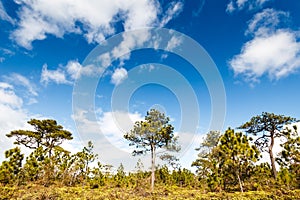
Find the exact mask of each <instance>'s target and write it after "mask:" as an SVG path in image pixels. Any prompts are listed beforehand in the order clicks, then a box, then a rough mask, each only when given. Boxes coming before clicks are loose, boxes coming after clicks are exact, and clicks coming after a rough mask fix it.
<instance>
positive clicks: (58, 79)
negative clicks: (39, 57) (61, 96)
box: [40, 64, 70, 85]
mask: <svg viewBox="0 0 300 200" xmlns="http://www.w3.org/2000/svg"><path fill="white" fill-rule="evenodd" d="M40 81H41V83H43V84H45V85H47V84H48V83H50V82H54V83H56V84H70V81H68V80H67V79H66V75H65V72H64V71H63V70H61V69H56V70H48V67H47V64H44V65H43V69H42V74H41V80H40Z"/></svg>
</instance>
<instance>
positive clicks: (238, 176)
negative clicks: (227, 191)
mask: <svg viewBox="0 0 300 200" xmlns="http://www.w3.org/2000/svg"><path fill="white" fill-rule="evenodd" d="M236 175H237V178H238V180H239V185H240V189H241V192H244V190H243V185H242V182H241V179H240V175H239V173H238V172H237V173H236Z"/></svg>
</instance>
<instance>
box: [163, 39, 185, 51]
mask: <svg viewBox="0 0 300 200" xmlns="http://www.w3.org/2000/svg"><path fill="white" fill-rule="evenodd" d="M181 43H182V39H181V38H179V37H175V36H173V37H172V38H171V39H170V41H168V45H167V48H166V49H167V50H168V51H172V50H174V49H175V48H176V47H178V46H180V44H181Z"/></svg>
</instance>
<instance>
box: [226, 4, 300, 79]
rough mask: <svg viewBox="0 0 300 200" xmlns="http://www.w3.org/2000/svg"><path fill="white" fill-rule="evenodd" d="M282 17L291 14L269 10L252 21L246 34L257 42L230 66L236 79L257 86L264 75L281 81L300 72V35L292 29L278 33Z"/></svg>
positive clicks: (250, 42)
mask: <svg viewBox="0 0 300 200" xmlns="http://www.w3.org/2000/svg"><path fill="white" fill-rule="evenodd" d="M282 16H288V14H285V13H283V12H277V11H274V10H272V9H267V10H265V11H263V12H262V13H258V14H256V15H255V16H254V18H253V20H251V21H250V23H249V28H248V30H247V31H246V33H247V34H251V35H253V39H252V40H250V41H248V42H246V43H245V44H244V45H243V47H242V49H241V53H240V54H238V55H236V56H234V57H233V59H232V60H231V61H230V62H229V64H230V66H231V67H232V69H233V71H234V73H235V75H239V74H241V75H244V76H245V78H246V81H250V82H257V81H258V78H259V77H261V76H263V75H268V77H269V78H270V79H280V78H282V77H286V76H288V75H290V74H291V73H294V72H295V71H296V70H297V69H299V68H300V42H299V39H300V35H299V33H298V32H296V31H293V30H290V29H283V28H281V29H276V27H277V25H278V24H280V23H281V22H282V20H280V19H281V18H282Z"/></svg>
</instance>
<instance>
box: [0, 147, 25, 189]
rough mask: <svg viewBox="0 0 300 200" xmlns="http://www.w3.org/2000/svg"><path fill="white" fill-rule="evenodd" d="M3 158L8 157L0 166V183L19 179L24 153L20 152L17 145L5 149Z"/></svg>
mask: <svg viewBox="0 0 300 200" xmlns="http://www.w3.org/2000/svg"><path fill="white" fill-rule="evenodd" d="M5 158H6V159H8V161H3V162H2V164H1V166H0V183H2V184H7V183H10V182H13V181H17V179H19V174H20V172H21V169H22V161H23V158H24V155H23V154H21V150H20V148H19V147H15V148H13V149H10V150H7V151H5Z"/></svg>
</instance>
